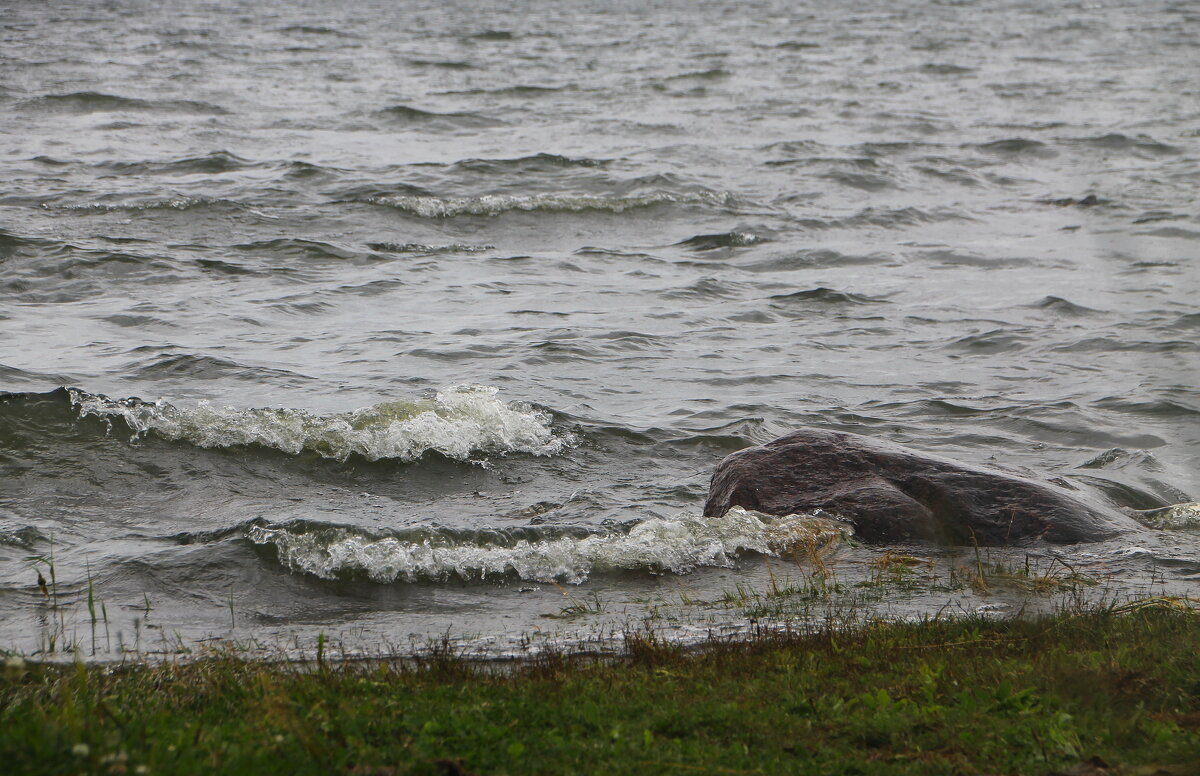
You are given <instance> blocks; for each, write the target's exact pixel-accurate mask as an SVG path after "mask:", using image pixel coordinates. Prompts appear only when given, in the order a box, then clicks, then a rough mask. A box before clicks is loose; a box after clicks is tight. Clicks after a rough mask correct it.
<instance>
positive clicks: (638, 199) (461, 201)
mask: <svg viewBox="0 0 1200 776" xmlns="http://www.w3.org/2000/svg"><path fill="white" fill-rule="evenodd" d="M367 201H368V202H369V203H371V204H373V205H383V206H385V207H391V208H395V209H396V210H401V211H403V212H405V213H410V214H412V215H415V216H419V217H421V218H454V217H456V216H497V215H500V214H501V213H505V212H508V211H513V210H524V211H538V212H542V213H582V212H587V211H603V212H609V213H624V212H625V211H627V210H637V209H641V208H649V207H653V206H655V205H663V204H681V205H707V206H722V205H728V204H729V203H730V196H729V195H728V194H718V193H712V192H704V193H698V194H693V195H681V194H668V193H666V192H659V193H655V194H645V195H642V196H631V197H601V196H593V195H563V194H532V195H528V196H513V195H507V194H485V195H483V196H480V197H449V198H441V197H422V196H413V195H388V194H385V195H381V196H377V197H371V198H370V199H369V200H367Z"/></svg>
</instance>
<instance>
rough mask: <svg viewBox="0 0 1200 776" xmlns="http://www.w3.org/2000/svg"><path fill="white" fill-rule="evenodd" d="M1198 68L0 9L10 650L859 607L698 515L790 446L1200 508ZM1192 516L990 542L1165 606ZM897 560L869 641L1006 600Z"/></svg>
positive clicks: (964, 28) (793, 542) (1077, 12)
mask: <svg viewBox="0 0 1200 776" xmlns="http://www.w3.org/2000/svg"><path fill="white" fill-rule="evenodd" d="M1198 60H1200V10H1198V9H1197V8H1196V6H1195V4H1193V3H1189V2H1174V1H1171V0H1153V1H1152V2H1145V3H1136V4H1135V3H1119V2H1099V3H1086V4H1084V3H1071V2H1063V3H1051V4H1046V3H1042V2H1031V1H1022V0H1015V1H1013V2H1002V3H981V2H978V3H977V2H949V1H947V2H932V1H931V0H913V1H912V2H891V1H889V2H882V0H861V1H858V2H844V3H841V2H840V3H796V2H773V1H764V2H738V3H734V2H693V1H692V0H688V1H686V2H685V1H684V0H672V1H670V2H664V3H655V4H652V7H649V8H648V7H646V4H644V3H621V2H598V1H593V2H586V1H584V0H568V1H567V2H541V1H530V0H523V1H519V2H516V3H512V4H504V5H503V7H499V6H495V5H494V4H479V3H471V2H465V1H463V0H459V1H457V2H437V3H425V2H409V1H408V0H397V1H396V2H367V1H366V0H348V1H346V2H337V3H334V2H319V1H314V2H303V3H299V2H297V3H292V2H287V3H284V2H272V1H271V0H267V1H265V2H255V3H248V2H247V3H240V4H238V3H220V4H218V3H210V4H196V3H182V2H170V1H168V2H156V3H149V2H144V1H139V0H115V1H114V2H110V3H105V4H83V5H73V6H66V5H60V4H47V3H21V2H0V180H2V181H3V184H2V185H0V391H5V392H7V393H5V394H3V395H0V622H2V623H3V633H2V634H0V647H10V648H18V649H23V650H30V651H32V650H38V649H46V648H48V647H49V646H50V643H49V638H50V637H53V638H54V639H55V643H54V646H55V648H56V649H58V648H61V647H62V646H63V645H64V644H70V643H84V642H86V644H87V646H88V647H89V648H91V647H95V646H96V633H97V631H96V628H95V627H94V626H93V625H92V623H93V621H95V620H97V619H99V620H103V621H104V628H103V630H104V635H103V637H102V638H100V640H99V641H100V643H99V647H98V648H97V653H98V654H99V653H101V652H108V653H110V654H111V653H115V652H116V651H118V650H119V649H120V648H121V647H122V646H125V647H129V646H130V645H133V646H135V647H137V648H146V649H151V648H154V649H159V648H165V647H164V645H166V647H171V646H172V645H173V646H174V647H180V646H181V645H194V644H195V643H196V642H197V641H199V640H202V639H209V638H234V639H237V640H242V641H246V640H254V639H257V640H261V641H263V642H267V643H275V644H279V643H283V642H285V641H287V640H288V639H291V640H292V642H293V643H298V644H299V643H308V642H309V641H311V640H312V639H314V638H315V637H316V634H317V633H318V632H325V633H333V634H337V637H338V638H339V639H340V640H341V641H342V643H343V644H344V645H345V646H346V648H347V649H349V650H366V651H369V650H372V649H378V648H381V645H403V644H411V643H417V642H421V641H423V640H425V639H429V638H432V637H436V636H438V635H440V634H446V633H449V634H450V635H452V636H454V637H459V638H463V639H467V640H469V641H470V642H471V643H472V644H475V645H478V646H479V647H480V648H481V649H495V650H501V651H503V650H506V649H510V648H512V647H513V645H516V644H520V643H522V640H523V639H528V638H529V637H530V635H531V634H543V635H545V636H546V637H548V638H571V637H572V636H571V635H570V634H572V633H596V632H599V631H602V630H603V629H605V628H609V629H612V630H619V629H621V628H625V627H629V624H630V623H634V624H637V623H641V622H645V621H647V620H649V621H653V622H658V623H660V624H661V623H663V622H666V623H668V624H670V625H671V627H673V628H675V629H676V631H677V632H678V633H680V634H681V635H683V636H686V635H687V634H689V633H698V632H702V631H704V630H705V629H707V628H714V627H715V628H736V627H740V624H741V623H744V622H745V619H744V618H743V617H742V614H741V613H740V612H739V611H735V610H732V609H728V608H724V609H723V608H721V607H719V606H706V605H704V602H706V601H707V602H709V603H712V602H714V601H718V600H725V601H729V600H730V599H731V598H732V597H735V596H734V595H733V594H731V593H730V591H737V590H743V591H744V590H747V589H750V588H753V587H754V586H755V585H761V584H764V582H765V581H766V580H776V581H777V580H778V579H779V578H781V577H783V578H788V579H793V578H794V579H808V578H809V577H808V575H810V574H811V573H812V572H813V570H814V564H816V563H818V560H817V559H816V558H814V557H813V552H815V548H816V547H818V546H825V548H826V549H825V555H824V556H822V557H823V558H824V559H825V560H824V561H821V562H827V563H828V564H829V565H830V566H831V567H832V569H833V573H834V574H835V576H836V578H837V579H840V580H842V581H843V582H844V583H845V584H846V586H847V587H853V584H852V583H853V582H854V580H860V581H863V580H865V581H870V580H871V579H874V580H875V582H876V583H879V582H881V579H880V577H879V571H878V569H879V565H878V561H879V559H880V558H881V557H883V556H882V555H881V553H883V552H884V550H883V549H881V548H870V547H865V546H860V545H857V544H856V543H855V542H854V541H853V539H852V538H845V537H841V528H840V527H839V526H838V525H836V524H833V523H829V522H827V521H822V520H821V519H819V518H812V517H805V516H800V517H792V518H782V519H772V518H765V517H763V516H758V515H754V514H747V513H739V514H731V515H729V516H728V517H725V518H703V517H701V516H700V512H701V506H702V504H703V500H704V497H705V494H706V491H707V483H708V476H709V473H710V472H711V470H712V467H713V466H714V465H715V463H716V462H717V461H718V460H720V459H721V457H723V456H724V455H726V454H728V453H729V452H731V451H733V450H736V449H739V448H741V447H744V446H747V445H750V444H755V443H760V442H764V441H767V440H769V439H771V438H773V437H775V436H777V435H779V434H781V433H784V432H786V431H788V430H790V429H792V428H795V427H798V426H804V425H815V426H820V427H825V428H833V429H841V430H847V431H854V432H858V433H864V434H869V435H873V436H878V437H882V438H886V439H890V440H893V441H897V442H900V443H903V444H907V445H910V446H912V447H915V448H918V449H922V450H927V451H931V452H937V453H938V454H941V455H946V456H951V457H954V458H958V459H961V460H964V461H968V462H972V463H977V464H988V463H990V464H994V465H999V466H1003V467H1006V468H1009V469H1013V470H1018V471H1025V472H1033V473H1036V474H1037V476H1045V477H1051V476H1054V477H1065V478H1068V479H1070V480H1071V481H1073V482H1075V483H1076V484H1078V485H1080V486H1081V487H1085V488H1091V489H1094V490H1097V491H1099V492H1101V493H1103V494H1104V495H1105V496H1106V497H1107V498H1108V499H1110V500H1111V501H1113V502H1114V503H1116V504H1117V505H1119V506H1123V507H1128V508H1134V509H1152V508H1155V507H1161V506H1165V505H1169V504H1174V503H1178V502H1186V501H1193V500H1196V499H1198V498H1200V389H1198V387H1197V386H1198V381H1200V367H1198V364H1200V305H1198V304H1197V301H1196V300H1197V293H1198V292H1200V273H1198V271H1197V261H1198V260H1200V256H1198V253H1200V193H1198V192H1200V99H1198V93H1197V81H1196V78H1195V73H1196V62H1197V61H1198ZM1192 518H1194V514H1193V515H1192ZM1192 518H1189V513H1180V514H1178V515H1176V517H1175V519H1173V520H1172V521H1170V523H1169V524H1161V523H1160V524H1158V525H1156V526H1154V527H1148V528H1147V529H1146V531H1145V532H1144V533H1139V534H1137V535H1133V536H1126V537H1121V538H1120V539H1118V540H1114V541H1110V542H1106V543H1104V544H1100V545H1088V546H1080V547H1057V548H1054V547H1044V546H1037V545H1034V546H1030V547H1022V548H1014V549H1011V550H1001V551H996V552H997V553H998V555H997V556H996V557H995V558H993V559H994V560H997V561H998V562H1001V563H1006V564H1009V565H1010V566H1015V565H1019V564H1021V563H1033V564H1034V566H1035V567H1036V568H1040V569H1043V570H1044V571H1045V572H1046V573H1050V570H1051V569H1056V568H1057V569H1061V568H1070V569H1072V573H1073V574H1075V573H1078V574H1086V575H1087V576H1088V577H1089V578H1090V579H1093V580H1095V581H1097V582H1098V583H1099V584H1098V585H1097V586H1096V588H1097V590H1099V591H1102V592H1101V593H1098V595H1113V596H1119V595H1127V594H1137V593H1139V592H1145V591H1146V590H1154V591H1166V592H1168V593H1172V594H1182V595H1193V594H1195V592H1196V589H1195V586H1196V584H1197V580H1198V579H1200V542H1198V541H1197V534H1196V532H1195V529H1194V526H1193V525H1192V523H1193V522H1195V521H1194V520H1193V519H1192ZM839 537H840V538H839ZM797 547H808V548H809V549H810V550H812V551H813V552H810V553H809V554H808V556H807V560H806V559H805V557H801V556H802V555H803V553H799V552H797V550H796V548H797ZM902 549H903V550H904V551H905V552H908V553H912V554H914V555H915V556H917V557H918V558H922V559H927V560H928V561H929V563H930V564H931V565H930V568H931V569H934V570H935V571H933V572H930V573H931V574H932V575H933V576H936V577H938V579H940V580H941V581H940V582H938V584H936V585H934V586H933V587H934V588H936V589H934V590H924V591H921V592H913V591H912V590H910V589H909V588H908V587H907V586H904V585H899V586H895V587H894V588H888V587H887V586H886V585H881V584H876V585H875V587H874V588H872V589H873V590H878V589H879V588H880V587H882V588H884V589H883V592H882V594H879V595H876V596H875V598H874V599H873V601H874V603H873V606H875V607H877V608H878V609H879V610H880V611H882V612H884V613H895V614H900V615H905V614H922V613H931V612H936V611H944V610H946V607H950V610H951V611H958V610H962V611H971V610H974V609H977V608H979V607H984V608H985V609H995V610H1007V609H1015V608H1016V607H1018V606H1025V605H1027V604H1026V602H1025V601H1024V598H1023V596H1024V595H1025V594H1026V593H1027V592H1028V591H1027V590H1020V591H1011V590H1010V591H1008V592H1002V591H998V590H981V589H980V588H979V586H975V587H971V586H966V587H964V586H961V585H959V586H955V585H954V584H951V583H950V582H947V580H949V579H950V577H952V576H953V575H954V573H955V569H956V568H957V567H958V564H959V562H960V560H961V559H960V558H959V555H958V554H957V552H958V551H951V552H948V553H947V552H941V551H935V550H934V549H933V548H929V547H908V548H902ZM39 557H40V558H42V560H40V561H39V560H36V558H39ZM971 558H972V559H973V558H974V556H973V555H972V556H971ZM51 560H52V562H53V571H54V574H53V576H51V575H50V567H51V563H50V561H51ZM963 562H967V561H963ZM970 562H974V560H970ZM1039 564H1040V565H1039ZM1056 564H1058V565H1056ZM938 569H940V571H939V570H938ZM39 572H40V573H41V574H43V575H44V578H46V581H47V583H48V587H47V590H46V592H45V593H43V591H42V590H41V589H39V586H38V584H37V575H38V573H39ZM1054 573H1055V574H1058V573H1059V572H1057V571H1056V572H1054ZM872 575H874V577H872ZM938 575H942V576H938ZM771 584H774V582H771ZM864 589H865V588H864ZM89 590H90V593H91V595H90V596H89ZM564 593H565V595H564ZM696 602H700V603H699V604H697V603H696ZM89 603H90V608H89ZM55 604H57V606H56V605H55ZM671 607H674V608H673V609H672V608H671ZM689 607H690V608H689ZM665 609H671V611H672V612H675V614H672V615H670V616H663V615H662V614H661V612H662V611H664V610H665ZM101 615H102V616H101ZM546 615H552V617H547V616H546ZM656 617H657V618H659V619H657V620H656V619H655V618H656ZM89 638H90V641H89Z"/></svg>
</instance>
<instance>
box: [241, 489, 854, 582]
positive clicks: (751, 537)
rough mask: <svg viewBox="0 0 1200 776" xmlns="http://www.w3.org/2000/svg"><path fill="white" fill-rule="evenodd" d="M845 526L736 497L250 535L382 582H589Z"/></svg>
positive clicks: (723, 556) (285, 554) (309, 561)
mask: <svg viewBox="0 0 1200 776" xmlns="http://www.w3.org/2000/svg"><path fill="white" fill-rule="evenodd" d="M848 533H849V528H848V527H847V526H846V525H845V524H843V523H839V522H836V521H834V520H831V519H828V518H823V517H814V516H804V515H790V516H788V517H780V518H776V517H769V516H766V515H760V514H758V513H755V512H747V511H745V510H743V509H741V508H738V507H735V508H734V509H732V510H730V511H729V513H728V514H726V515H725V516H724V517H719V518H711V517H698V516H694V515H680V516H677V517H673V518H650V519H647V520H642V521H640V522H636V523H633V524H627V525H626V526H623V527H621V528H615V529H607V530H604V531H598V532H584V533H581V532H575V533H573V534H566V535H563V533H562V531H561V529H560V530H558V531H555V529H553V528H549V527H547V528H545V529H542V528H541V527H535V528H526V529H523V530H522V531H520V532H517V533H512V532H503V531H493V532H487V533H482V534H481V533H480V532H475V533H474V534H467V535H463V533H462V532H454V531H447V530H438V529H425V530H423V531H420V532H417V533H415V534H414V533H409V534H398V535H392V536H379V535H373V534H370V533H366V532H364V531H361V530H358V529H354V528H350V527H345V526H317V525H314V524H312V523H304V522H296V523H288V524H284V525H274V526H272V525H263V524H259V525H253V526H251V527H250V528H249V529H248V530H247V531H246V536H247V538H248V539H249V540H250V541H252V542H254V543H255V544H259V545H270V546H272V547H274V548H275V550H276V552H277V553H278V558H279V562H280V563H281V564H282V565H283V566H285V567H287V568H288V569H290V570H292V571H298V572H302V573H306V574H311V575H313V576H316V577H320V578H322V579H338V578H342V577H347V576H349V577H354V576H366V577H367V578H368V579H370V580H372V581H374V582H379V583H385V584H386V583H390V582H395V581H396V580H404V581H408V582H413V581H417V580H423V579H431V580H442V579H447V578H450V577H459V578H461V579H464V580H476V579H479V580H482V579H487V578H495V577H506V576H510V575H515V576H516V577H518V578H520V579H524V580H530V581H540V582H552V581H558V580H561V581H565V582H570V583H579V582H583V581H584V580H586V579H587V578H588V576H590V575H591V574H593V573H596V572H605V571H650V572H671V573H675V574H684V573H687V572H689V571H692V570H693V569H696V568H699V567H702V566H716V567H729V566H732V565H733V564H734V562H735V560H736V559H737V557H738V555H740V554H743V553H747V552H753V553H758V554H762V555H773V556H777V555H782V554H786V553H788V552H790V551H792V550H793V549H794V548H796V547H797V546H806V545H815V546H823V545H825V544H828V543H829V542H832V541H836V540H838V539H840V538H841V537H843V536H844V535H846V534H848Z"/></svg>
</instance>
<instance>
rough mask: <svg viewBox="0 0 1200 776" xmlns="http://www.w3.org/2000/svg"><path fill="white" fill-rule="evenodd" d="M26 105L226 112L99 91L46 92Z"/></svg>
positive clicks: (72, 110)
mask: <svg viewBox="0 0 1200 776" xmlns="http://www.w3.org/2000/svg"><path fill="white" fill-rule="evenodd" d="M25 104H26V105H29V106H31V107H35V108H43V109H49V110H56V111H64V112H70V113H104V112H127V111H154V112H168V113H193V114H196V113H199V114H209V115H216V116H222V115H226V114H228V113H229V111H227V110H226V109H225V108H222V107H221V106H219V105H212V104H211V103H207V102H200V101H199V100H144V99H140V98H137V97H121V96H119V95H115V94H103V93H101V92H71V93H69V94H46V95H42V96H41V97H36V98H34V99H32V100H29V101H28V102H27V103H25Z"/></svg>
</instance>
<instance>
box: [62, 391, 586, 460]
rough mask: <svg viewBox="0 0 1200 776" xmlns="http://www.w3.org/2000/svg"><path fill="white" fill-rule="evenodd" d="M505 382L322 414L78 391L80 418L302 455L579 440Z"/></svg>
mask: <svg viewBox="0 0 1200 776" xmlns="http://www.w3.org/2000/svg"><path fill="white" fill-rule="evenodd" d="M497 393H498V389H496V388H493V387H489V386H458V387H454V388H449V389H447V390H444V391H440V392H438V394H437V395H436V396H434V397H433V398H432V399H418V400H413V401H393V402H384V403H381V404H376V405H374V406H371V407H366V408H363V409H358V410H354V411H353V412H343V413H333V414H316V413H311V412H308V411H306V410H301V409H290V408H258V409H236V408H234V407H218V406H214V405H211V404H207V403H201V404H199V405H197V406H195V407H191V408H182V407H176V406H174V405H172V404H169V403H167V402H164V401H157V402H144V401H141V400H140V399H110V398H108V397H105V396H99V395H95V394H88V393H84V392H82V391H78V390H70V391H69V395H70V400H71V403H72V404H73V405H74V406H75V407H77V408H78V411H79V415H80V417H88V416H93V417H98V418H102V419H112V418H120V419H121V420H123V421H124V422H125V424H126V425H127V426H128V427H129V428H130V429H132V430H133V432H134V435H135V436H141V435H144V434H150V433H153V434H155V435H157V436H159V437H163V438H165V439H169V440H178V441H184V442H188V443H191V444H194V445H197V446H199V447H210V448H212V447H236V446H242V445H259V446H262V447H269V448H274V449H276V450H280V451H282V452H285V453H288V454H291V455H297V454H300V453H302V452H305V451H307V452H312V453H316V454H317V455H320V456H322V457H324V458H331V459H335V460H339V461H344V460H346V459H347V458H349V457H350V456H351V455H358V456H362V457H363V458H366V459H367V460H370V461H376V460H380V459H394V460H400V461H414V460H416V459H418V458H420V457H421V456H423V455H424V454H425V453H427V452H436V453H440V454H441V455H444V456H446V457H447V458H453V459H456V460H462V461H465V460H471V459H472V458H474V457H476V456H479V455H488V454H494V455H504V454H508V453H528V454H532V455H554V454H556V453H559V452H561V451H562V450H563V449H565V448H566V447H568V446H570V445H571V444H572V442H573V439H572V437H571V436H570V435H569V434H561V435H560V434H555V432H554V430H553V429H552V428H551V418H550V415H549V414H548V413H547V412H544V411H541V410H538V409H535V408H533V407H531V406H529V405H527V404H522V403H519V402H513V403H507V404H506V403H504V402H502V401H500V400H499V399H498V398H496V394H497Z"/></svg>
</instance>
